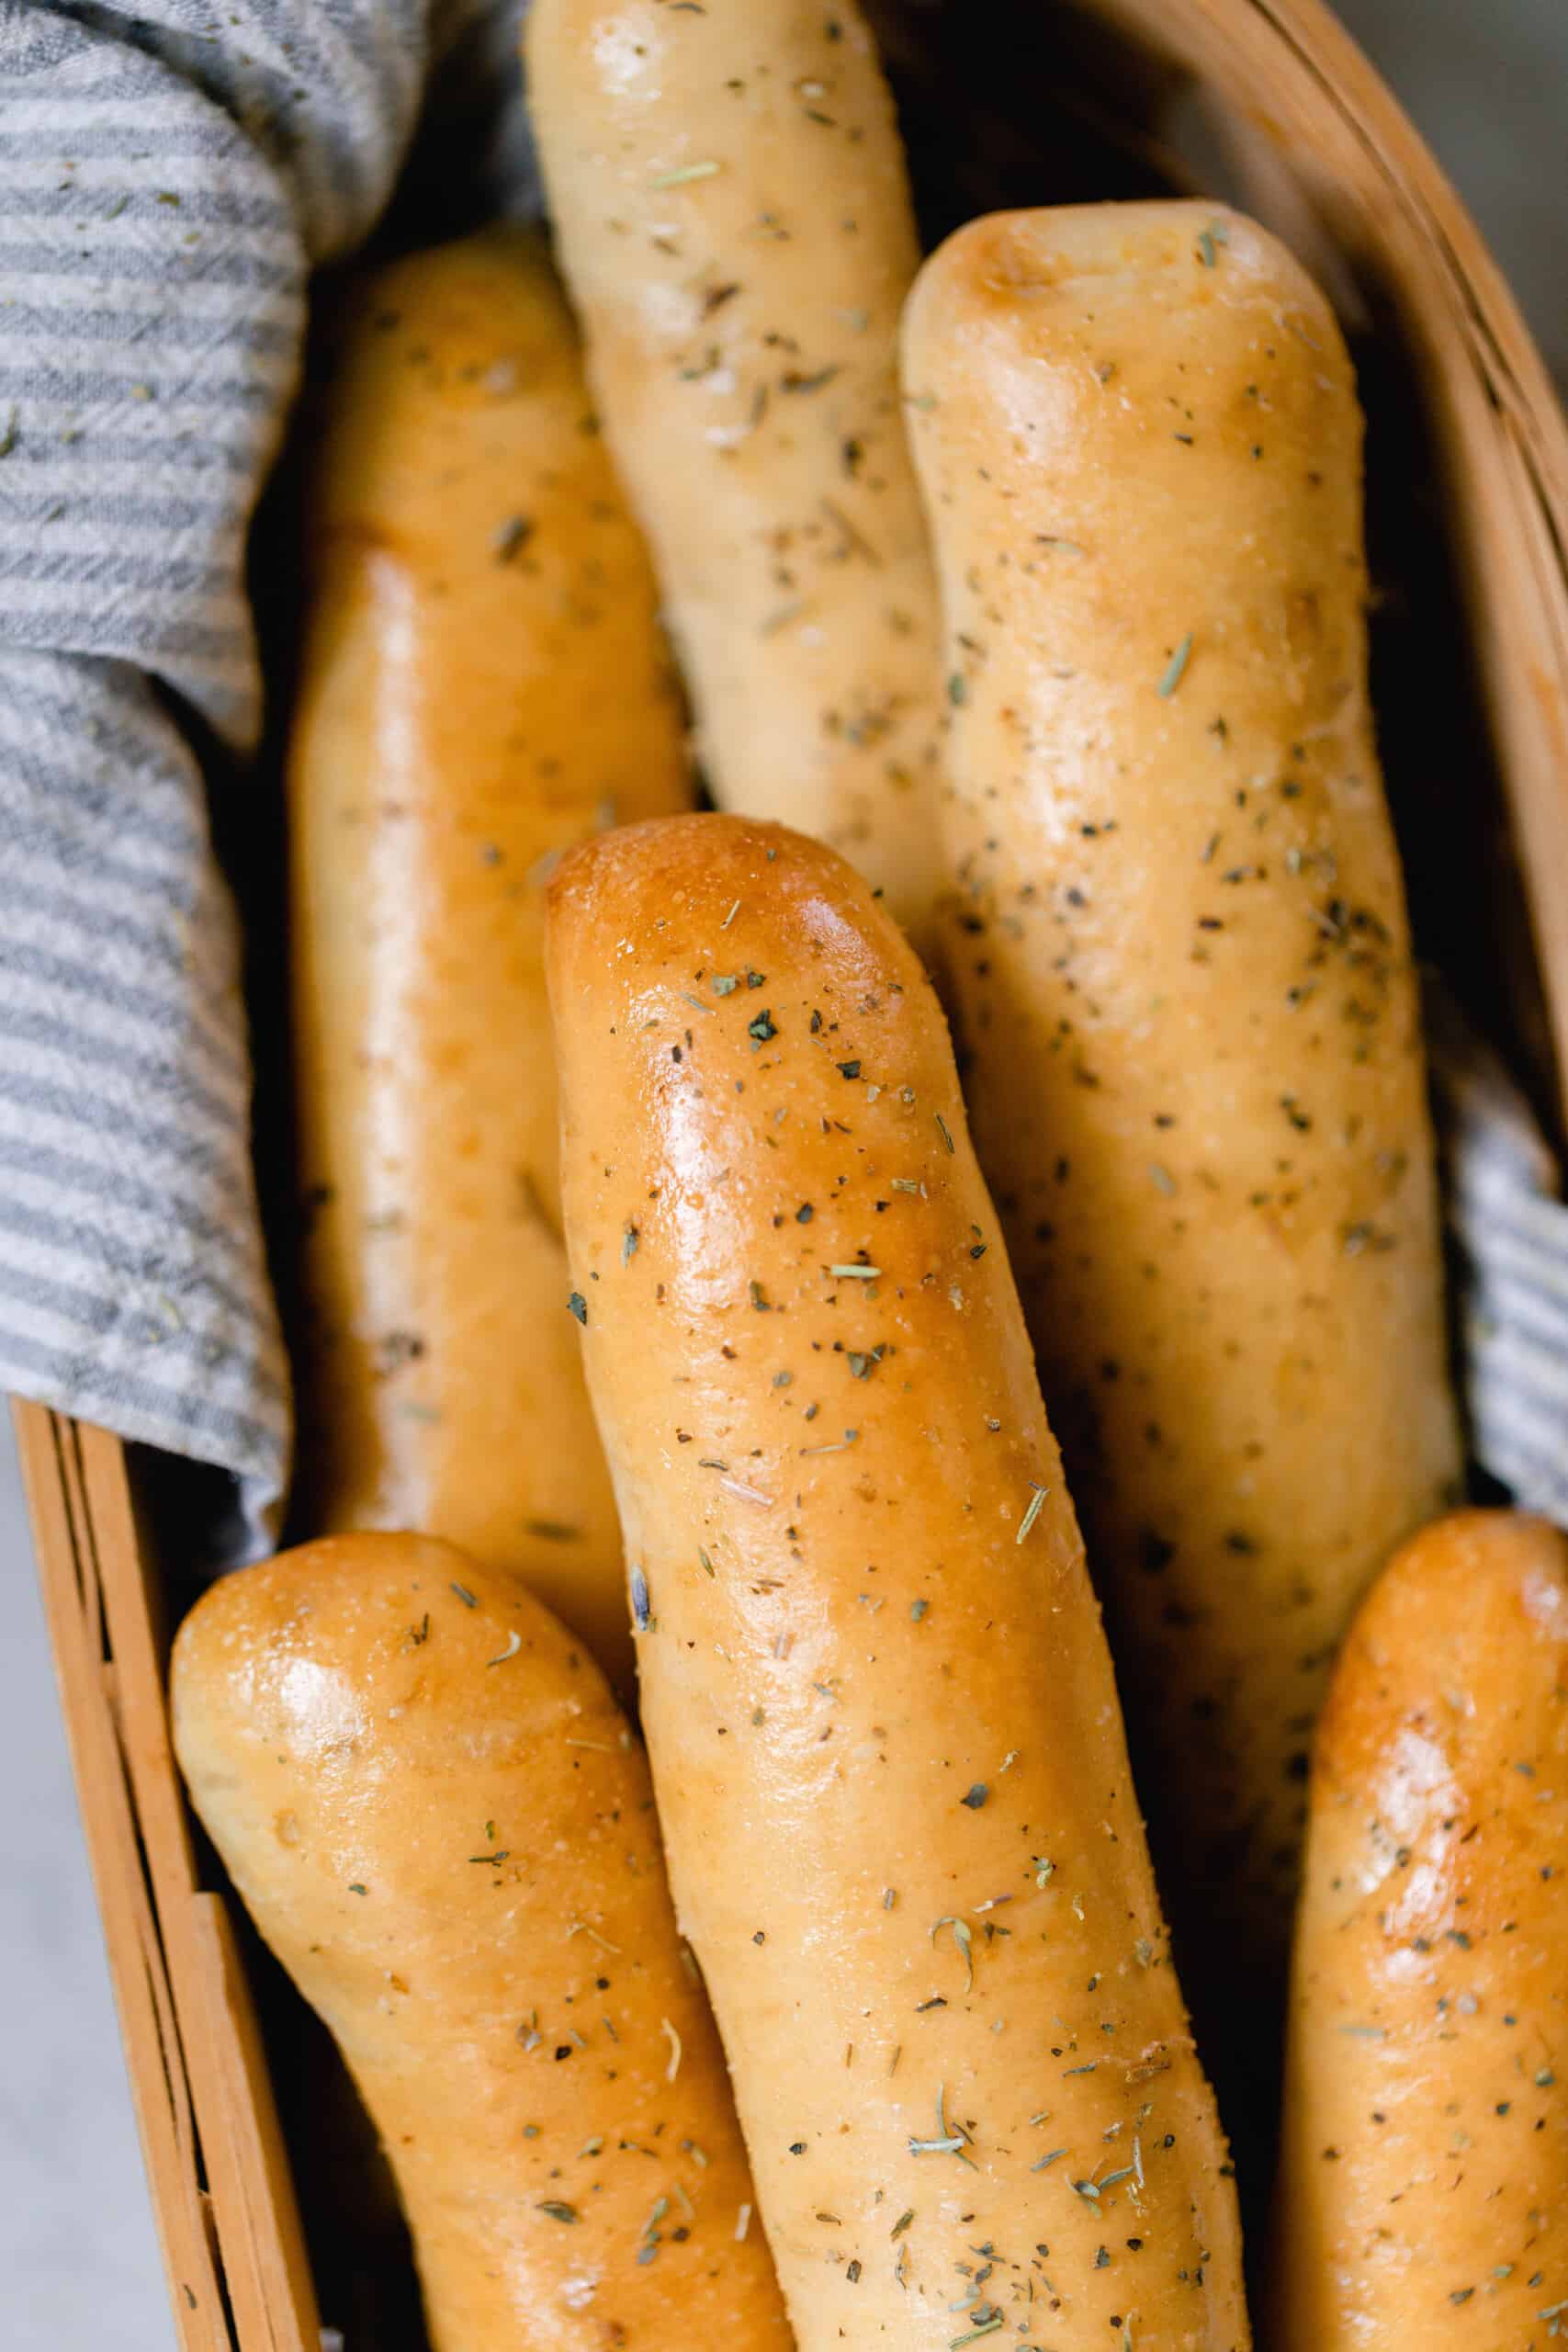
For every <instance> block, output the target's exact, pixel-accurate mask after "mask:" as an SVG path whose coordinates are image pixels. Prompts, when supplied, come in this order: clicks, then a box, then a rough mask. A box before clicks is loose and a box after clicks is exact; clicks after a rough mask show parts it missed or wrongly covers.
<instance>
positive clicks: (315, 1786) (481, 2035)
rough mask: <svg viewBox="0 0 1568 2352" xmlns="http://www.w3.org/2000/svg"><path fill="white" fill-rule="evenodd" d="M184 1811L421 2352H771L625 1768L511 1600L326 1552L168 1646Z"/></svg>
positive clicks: (759, 2246) (430, 1546)
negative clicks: (312, 2074)
mask: <svg viewBox="0 0 1568 2352" xmlns="http://www.w3.org/2000/svg"><path fill="white" fill-rule="evenodd" d="M172 1683H173V1706H174V1726H175V1746H176V1748H177V1750H178V1754H179V1759H180V1764H181V1767H182V1770H184V1772H185V1775H186V1782H187V1784H188V1786H189V1789H190V1793H191V1798H192V1801H193V1803H194V1804H195V1805H196V1808H197V1812H198V1813H199V1814H200V1815H201V1818H202V1820H203V1822H204V1823H205V1825H206V1826H207V1828H208V1830H209V1833H210V1835H211V1837H212V1839H213V1842H214V1844H215V1845H216V1846H217V1848H218V1850H219V1852H220V1855H221V1856H222V1859H223V1861H224V1863H225V1864H226V1866H227V1868H228V1871H229V1874H230V1876H231V1879H232V1880H233V1882H234V1884H235V1886H236V1888H237V1889H238V1891H239V1893H240V1894H241V1896H242V1897H243V1901H244V1903H245V1905H246V1907H247V1909H248V1910H249V1911H250V1913H251V1916H252V1917H253V1918H254V1921H255V1923H256V1926H257V1928H259V1929H260V1931H261V1934H262V1936H263V1938H264V1939H265V1941H266V1943H267V1944H268V1945H270V1947H271V1949H272V1951H274V1952H275V1953H276V1956H277V1958H278V1959H279V1960H280V1961H281V1962H282V1963H283V1965H284V1967H285V1968H286V1969H287V1970H288V1973H289V1974H290V1976H292V1978H293V1979H294V1982H295V1984H296V1985H298V1986H299V1990H300V1992H301V1993H302V1994H303V1995H304V1996H305V1998H306V1999H307V2000H308V2001H309V2002H310V2006H311V2007H312V2008H314V2009H315V2010H316V2011H317V2013H318V2014H319V2015H320V2016H321V2018H323V2019H324V2021H325V2023H326V2024H327V2025H328V2026H329V2027H330V2029H331V2030H332V2032H333V2035H334V2037H335V2039H336V2041H337V2042H338V2045H339V2047H340V2049H341V2050H342V2052H343V2053H344V2058H345V2059H346V2060H347V2062H348V2064H349V2066H350V2068H351V2070H352V2072H353V2074H354V2076H355V2081H356V2083H357V2084H358V2086H359V2088H360V2091H361V2092H362V2094H363V2096H364V2098H365V2102H366V2105H367V2108H368V2109H369V2110H370V2113H371V2116H372V2119H373V2120H374V2121H375V2123H376V2125H377V2128H378V2131H379V2132H380V2134H381V2137H382V2140H383V2142H384V2143H385V2146H386V2150H387V2154H388V2155H389V2158H390V2160H391V2164H392V2167H393V2170H394V2172H395V2173H396V2176H397V2180H398V2187H399V2190H400V2195H401V2198H402V2201H403V2206H404V2210H405V2211H406V2213H407V2215H408V2220H409V2224H410V2228H411V2230H412V2235H413V2241H414V2250H415V2254H416V2256H417V2258H418V2262H419V2268H420V2276H421V2280H422V2284H423V2290H424V2301H425V2313H426V2318H427V2321H428V2324H429V2328H430V2336H431V2343H432V2346H434V2352H516V2347H517V2346H521V2345H525V2344H526V2345H539V2346H545V2345H548V2346H551V2347H556V2346H559V2347H560V2352H569V2347H570V2352H579V2347H581V2352H601V2347H603V2346H610V2345H621V2344H624V2345H626V2346H646V2347H648V2348H649V2352H656V2348H657V2347H668V2352H675V2347H677V2346H680V2347H682V2352H683V2347H685V2346H691V2345H694V2344H720V2343H722V2344H724V2345H726V2346H732V2345H733V2346H740V2347H743V2352H790V2337H789V2331H788V2328H787V2327H786V2325H785V2324H784V2313H783V2310H782V2307H781V2304H780V2301H779V2296H778V2288H777V2284H776V2282H775V2280H774V2278H773V2271H772V2267H771V2265H770V2263H769V2260H768V2256H767V2251H766V2247H765V2245H764V2244H763V2241H762V2238H761V2233H760V2232H759V2231H758V2230H757V2229H756V2227H755V2226H754V2225H750V2226H749V2225H748V2217H749V2215H750V2207H751V2203H752V2201H753V2196H752V2190H751V2188H750V2179H749V2177H748V2174H747V2169H746V2160H745V2155H744V2152H743V2150H742V2147H741V2143H740V2135H739V2131H738V2129H737V2126H736V2122H735V2117H734V2112H733V2109H732V2108H731V2105H730V2099H729V2092H728V2084H727V2083H726V2080H725V2072H724V2060H723V2057H722V2055H721V2053H720V2051H719V2047H718V2042H717V2039H716V2035H715V2033H714V2030H713V2024H712V2020H711V2018H710V2017H709V2015H708V2012H707V2007H706V2005H705V2002H704V2000H703V1997H702V1994H701V1991H700V1989H699V1987H698V1985H697V1981H696V1977H695V1973H694V1971H693V1970H690V1969H688V1968H687V1966H685V1965H684V1962H685V1959H686V1955H685V1954H684V1953H683V1952H682V1948H681V1945H680V1942H679V1939H678V1937H677V1935H676V1931H675V1922H674V1918H673V1917H672V1915H671V1907H670V1897H669V1894H668V1891H667V1888H666V1883H665V1879H664V1871H663V1867H662V1863H661V1860H660V1851H659V1840H658V1834H657V1831H656V1829H655V1826H654V1817H653V1809H652V1799H651V1796H650V1794H649V1785H648V1772H647V1768H646V1765H645V1762H644V1759H643V1757H642V1754H641V1751H640V1750H639V1749H638V1747H637V1745H636V1743H635V1742H634V1740H633V1737H632V1735H631V1733H630V1732H629V1730H628V1729H627V1727H626V1722H625V1719H624V1718H623V1716H622V1715H621V1713H620V1711H619V1709H618V1708H617V1707H616V1705H615V1701H614V1699H613V1698H612V1697H611V1695H610V1692H609V1691H608V1689H607V1687H606V1685H605V1682H604V1677H603V1676H602V1675H601V1674H600V1673H599V1671H598V1669H597V1668H595V1667H594V1666H593V1664H592V1661H591V1660H590V1659H589V1658H588V1657H587V1656H586V1655H585V1653H584V1652H583V1650H582V1649H581V1647H580V1646H579V1645H577V1644H576V1643H575V1642H574V1641H573V1639H572V1637H571V1636H570V1634H567V1633H566V1631H565V1630H564V1629H563V1628H562V1627H561V1626H560V1625H558V1623H556V1622H555V1621H554V1619H552V1618H551V1617H550V1616H549V1615H548V1613H547V1611H545V1610H543V1609H542V1608H541V1607H540V1606H539V1604H538V1602H537V1601H536V1600H534V1599H533V1598H532V1597H531V1595H530V1594H529V1593H528V1591H527V1590H526V1589H525V1586H524V1585H523V1584H522V1583H521V1582H520V1580H519V1579H518V1578H517V1577H515V1576H513V1575H509V1574H507V1573H506V1572H504V1571H502V1570H497V1569H491V1568H486V1567H481V1566H479V1565H478V1564H477V1563H476V1562H473V1561H470V1560H469V1559H468V1558H467V1557H466V1556H465V1555H463V1554H462V1553H460V1552H458V1551H457V1550H455V1549H454V1548H453V1547H452V1546H451V1545H450V1544H441V1543H436V1542H434V1541H431V1540H429V1539H427V1538H423V1537H419V1536H412V1535H376V1534H361V1535H345V1536H340V1537H336V1538H328V1539H326V1540H324V1541H322V1542H321V1543H317V1544H306V1545H304V1546H303V1547H302V1548H301V1549H300V1550H299V1551H295V1552H291V1553H288V1554H285V1555H283V1556H282V1557H280V1558H278V1559H276V1560H271V1561H266V1562H264V1563H263V1564H262V1565H261V1566H256V1567H252V1568H245V1569H243V1570H242V1571H241V1572H240V1573H239V1574H238V1575H235V1576H232V1577H226V1578H225V1579H224V1580H223V1581H222V1582H221V1583H220V1584H217V1585H214V1586H213V1587H212V1589H211V1590H210V1591H209V1593H208V1594H207V1595H206V1596H205V1597H204V1599H203V1600H200V1601H199V1602H198V1603H197V1607H196V1608H195V1609H194V1610H193V1611H192V1612H191V1614H190V1616H189V1617H188V1618H187V1619H186V1623H185V1624H184V1626H183V1627H182V1628H181V1631H180V1634H179V1638H178V1640H177V1641H176V1643H175V1655H174V1666H173V1677H172Z"/></svg>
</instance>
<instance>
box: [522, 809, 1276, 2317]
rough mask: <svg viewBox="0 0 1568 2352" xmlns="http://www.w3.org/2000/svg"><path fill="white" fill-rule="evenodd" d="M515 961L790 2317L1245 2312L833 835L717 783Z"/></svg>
mask: <svg viewBox="0 0 1568 2352" xmlns="http://www.w3.org/2000/svg"><path fill="white" fill-rule="evenodd" d="M548 960H549V970H550V989H551V1003H552V1009H553V1012H554V1017H555V1023H556V1037H557V1051H558V1059H559V1066H560V1073H561V1089H562V1114H563V1125H562V1138H563V1140H562V1198H563V1203H564V1207H565V1216H566V1230H567V1238H568V1247H569V1250H570V1257H571V1264H572V1270H573V1279H574V1283H575V1286H576V1295H577V1303H578V1308H579V1312H580V1315H581V1317H582V1318H583V1337H584V1343H585V1352H586V1358H587V1363H588V1370H589V1379H590V1384H591V1386H592V1393H593V1397H594V1402H595V1407H596V1409H597V1411H598V1414H599V1419H600V1425H601V1428H602V1429H603V1430H604V1439H605V1448H606V1452H607V1453H608V1454H609V1458H610V1463H611V1467H612V1471H613V1473H614V1476H615V1484H616V1491H617V1495H618V1497H619V1500H620V1506H621V1511H622V1516H623V1521H624V1523H625V1527H626V1541H627V1557H628V1560H629V1562H630V1564H631V1575H632V1590H633V1598H634V1613H635V1616H636V1619H637V1623H638V1625H639V1626H640V1628H641V1632H640V1635H639V1642H638V1671H639V1677H640V1681H641V1688H642V1694H643V1708H644V1720H645V1723H646V1725H647V1729H648V1736H649V1750H650V1756H651V1759H652V1762H653V1766H654V1771H655V1776H656V1786H657V1790H658V1795H659V1803H660V1817H661V1820H662V1823H663V1826H664V1832H665V1838H666V1843H667V1847H668V1852H669V1859H670V1867H671V1883H672V1885H673V1887H674V1890H675V1894H676V1902H677V1908H678V1912H679V1915H680V1917H681V1919H682V1924H683V1926H684V1928H685V1929H686V1932H687V1933H688V1934H689V1936H690V1938H691V1939H692V1942H693V1944H694V1948H695V1950H696V1951H697V1954H698V1957H699V1959H700V1960H701V1962H702V1963H703V1967H704V1971H705V1975H706V1979H707V1983H708V1986H709V1989H710V1992H711V1994H712V1996H713V2000H714V2006H715V2010H716V2015H717V2017H718V2020H719V2026H720V2030H721V2031H722V2033H723V2035H724V2039H725V2045H726V2048H727V2049H728V2053H729V2059H730V2064H731V2068H732V2070H733V2073H734V2077H735V2083H736V2090H737V2098H738V2101H739V2108H740V2114H741V2121H742V2124H743V2127H744V2130H745V2132H746V2138H747V2144H748V2147H749V2149H750V2156H751V2164H752V2169H753V2173H754V2175H755V2178H756V2183H757V2193H758V2197H759V2199H760V2201H761V2211H762V2215H763V2219H764V2221H765V2222H766V2224H767V2229H768V2236H769V2241H770V2243H771V2245H772V2246H773V2255H774V2259H775V2261H776V2262H777V2264H778V2266H779V2274H780V2278H781V2282H782V2284H783V2286H784V2293H785V2296H786V2299H787V2301H788V2304H789V2311H790V2317H791V2320H792V2322H793V2324H794V2327H795V2337H796V2341H797V2343H798V2345H799V2346H800V2347H801V2352H828V2348H829V2346H831V2347H835V2352H836V2347H838V2346H841V2345H843V2344H845V2343H852V2344H856V2345H869V2344H873V2343H881V2342H884V2341H886V2342H888V2343H890V2344H891V2343H896V2344H897V2345H898V2346H900V2347H905V2348H906V2352H936V2347H938V2346H941V2347H942V2352H946V2347H948V2346H951V2345H952V2344H953V2343H954V2342H955V2341H956V2342H958V2343H967V2342H970V2341H973V2340H975V2339H976V2338H977V2337H980V2336H984V2335H989V2334H992V2333H995V2334H997V2335H998V2341H1000V2340H1002V2335H1003V2332H1004V2331H1005V2336H1006V2341H1008V2342H1009V2343H1015V2342H1021V2343H1024V2344H1032V2345H1036V2346H1041V2347H1045V2346H1060V2345H1063V2344H1065V2343H1069V2342H1070V2343H1072V2344H1074V2345H1078V2344H1082V2345H1085V2346H1099V2345H1102V2344H1103V2345H1106V2346H1110V2347H1111V2348H1112V2352H1114V2347H1115V2346H1117V2345H1118V2344H1124V2343H1125V2342H1127V2341H1131V2342H1132V2343H1133V2344H1134V2346H1137V2347H1138V2352H1152V2347H1156V2346H1158V2347H1162V2352H1168V2347H1175V2346H1185V2347H1190V2348H1191V2352H1196V2347H1200V2346H1201V2347H1204V2352H1223V2348H1224V2347H1231V2346H1240V2345H1243V2344H1245V2343H1246V2341H1247V2324H1246V2319H1245V2315H1244V2312H1243V2309H1242V2300H1241V2287H1240V2278H1239V2255H1238V2248H1237V2227H1236V2219H1235V2199H1234V2195H1233V2190H1232V2186H1231V2182H1230V2178H1229V2167H1228V2165H1226V2162H1225V2153H1224V2143H1223V2141H1222V2139H1221V2137H1220V2133H1219V2131H1218V2127H1217V2124H1216V2121H1215V2117H1214V2110H1213V2101H1212V2099H1211V2097H1210V2094H1209V2090H1208V2086H1207V2085H1206V2084H1205V2082H1204V2080H1203V2077H1202V2075H1201V2070H1200V2068H1199V2065H1198V2062H1197V2059H1196V2057H1195V2055H1194V2052H1193V2050H1192V2046H1191V2041H1190V2037H1189V2034H1188V2030H1187V2019H1186V2014H1185V2011H1184V2009H1183V2007H1182V2002H1181V1995H1180V1991H1179V1986H1178V1985H1177V1982H1176V1978H1175V1975H1174V1973H1173V1972H1172V1969H1171V1966H1170V1962H1169V1959H1168V1951H1167V1946H1166V1937H1165V1929H1164V1927H1163V1924H1162V1922H1161V1918H1160V1912H1159V1906H1158V1902H1157V1899H1156V1894H1155V1888H1154V1883H1153V1879H1152V1877H1151V1874H1150V1871H1149V1864H1148V1857H1147V1852H1146V1849H1145V1842H1144V1834H1143V1827H1142V1824H1141V1822H1140V1820H1139V1817H1138V1812H1137V1805H1136V1803H1135V1800H1134V1795H1133V1791H1132V1786H1131V1782H1130V1780H1129V1776H1128V1770H1127V1757H1126V1747H1125V1743H1124V1739H1123V1736H1122V1719H1121V1714H1120V1712H1119V1710H1118V1707H1117V1703H1116V1692H1115V1688H1114V1685H1113V1683H1112V1679H1111V1663H1110V1659H1109V1657H1108V1656H1107V1654H1106V1648H1105V1644H1104V1641H1103V1639H1102V1637H1101V1634H1100V1618H1099V1611H1098V1610H1097V1608H1096V1606H1095V1602H1094V1600H1093V1597H1092V1594H1091V1592H1090V1589H1089V1582H1088V1578H1087V1577H1086V1575H1085V1571H1084V1564H1083V1553H1082V1546H1081V1544H1080V1543H1079V1540H1078V1534H1077V1526H1076V1524H1075V1522H1074V1520H1073V1514H1072V1508H1071V1505H1070V1504H1069V1502H1068V1500H1067V1497H1066V1490H1065V1488H1064V1487H1063V1484H1062V1477H1061V1471H1060V1467H1059V1464H1058V1462H1057V1458H1056V1451H1055V1445H1054V1443H1053V1442H1052V1438H1051V1433H1050V1430H1049V1429H1048V1428H1047V1426H1046V1421H1045V1415H1044V1411H1043V1407H1042V1405H1041V1401H1040V1393H1039V1389H1038V1386H1037V1385H1036V1383H1035V1379H1034V1373H1033V1367H1032V1361H1031V1356H1030V1350H1029V1342H1028V1340H1027V1338H1026V1336H1025V1333H1024V1329H1023V1324H1022V1320H1021V1316H1020V1313H1019V1307H1018V1301H1017V1296H1016V1294H1015V1292H1014V1289H1013V1284H1012V1278H1011V1276H1010V1272H1009V1271H1008V1264H1007V1258H1006V1253H1005V1251H1004V1250H1003V1247H1002V1244H1001V1240H1000V1238H999V1236H998V1230H997V1224H996V1219H995V1216H994V1215H993V1212H992V1209H991V1204H990V1202H989V1200H988V1198H987V1193H986V1190H985V1186H984V1184H983V1182H982V1181H981V1178H980V1175H979V1172H978V1170H977V1169H976V1163H975V1159H974V1155H973V1152H972V1151H971V1148H970V1146H969V1140H968V1136H967V1132H966V1128H965V1125H964V1110H963V1104H962V1102H961V1100H960V1096H959V1091H958V1081H957V1078H956V1075H955V1072H954V1069H953V1057H952V1053H951V1051H950V1049H949V1046H948V1041H947V1032H946V1028H945V1025H944V1023H943V1021H942V1013H941V1011H940V1009H939V1007H938V1004H937V1001H936V999H935V997H934V995H933V993H932V992H931V987H930V984H929V982H928V981H927V980H926V978H924V976H923V974H922V972H921V970H920V967H919V963H918V962H917V960H916V958H915V956H914V955H913V953H912V951H911V950H910V948H909V947H908V944H907V943H906V942H905V940H904V939H903V938H902V937H901V936H900V935H899V933H898V932H897V929H896V928H895V926H894V925H893V923H892V922H890V920H889V919H888V918H887V916H886V914H884V913H883V912H882V910H880V909H879V908H878V907H877V905H876V904H875V903H874V899H873V898H872V895H871V893H870V891H869V889H868V888H866V886H865V884H864V883H863V881H862V880H861V879H860V877H859V876H856V875H855V874H854V873H853V872H852V870H851V869H850V868H849V867H848V866H847V865H845V864H844V862H843V861H842V860H841V859H840V858H839V857H838V856H836V855H835V854H833V853H832V852H831V851H829V850H828V849H826V848H825V847H823V846H822V845H821V844H820V843H818V842H808V841H807V840H804V839H803V838H802V837H801V836H799V835H797V834H792V833H789V832H786V831H784V830H782V829H781V828H777V827H773V826H767V825H761V824H757V823H751V822H746V821H742V820H737V819H733V818H725V817H701V818H684V819H674V820H668V821H666V822H664V823H662V824H650V825H644V826H640V827H636V828H633V829H631V830H629V831H624V832H620V833H615V834H612V835H609V836H607V837H606V838H605V839H604V840H603V841H601V842H596V843H592V844H589V845H587V846H586V847H585V848H583V849H582V850H580V851H578V852H576V853H574V854H573V855H572V856H571V857H570V859H568V860H567V861H566V862H565V863H564V864H563V865H562V866H561V868H560V870H559V872H558V875H557V876H556V878H555V880H554V882H553V884H552V886H551V910H550V925H549V944H548ZM628 1244H630V1245H632V1246H630V1247H629V1248H628Z"/></svg>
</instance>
